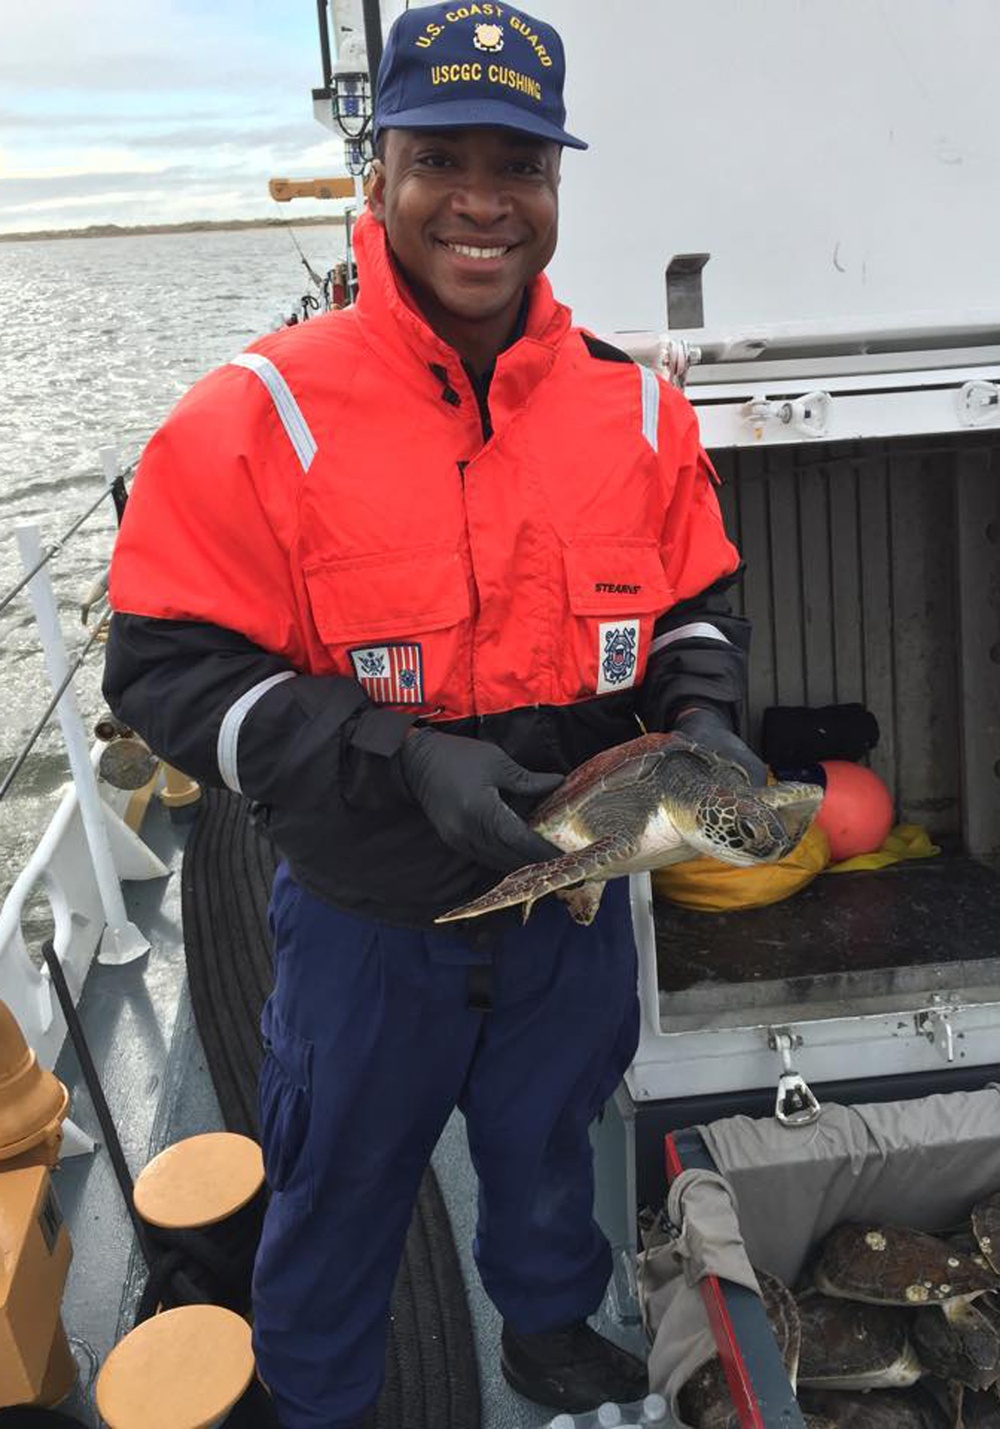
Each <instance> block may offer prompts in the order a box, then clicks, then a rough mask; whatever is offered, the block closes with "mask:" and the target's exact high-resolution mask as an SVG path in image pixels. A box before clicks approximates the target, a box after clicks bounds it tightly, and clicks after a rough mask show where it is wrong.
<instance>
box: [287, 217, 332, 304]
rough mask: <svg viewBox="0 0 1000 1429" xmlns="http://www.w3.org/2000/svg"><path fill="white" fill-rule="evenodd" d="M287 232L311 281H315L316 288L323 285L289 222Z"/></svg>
mask: <svg viewBox="0 0 1000 1429" xmlns="http://www.w3.org/2000/svg"><path fill="white" fill-rule="evenodd" d="M287 233H288V236H289V238H290V239H291V240H292V242H293V243H294V244H295V247H296V249H297V250H298V255H299V257H300V258H301V260H302V266H303V268H304V269H305V270H306V272H307V273H308V274H309V276H310V278H311V279H312V281H313V282H314V283H315V285H316V287H317V288H322V287H323V279H322V278H321V277H320V275H319V274H318V273H317V272H316V269H315V268H314V267H313V266H312V264H311V263H310V262H309V259H308V258H307V257H306V255H305V254H304V253H303V252H302V246H301V244H300V243H299V240H298V239H297V238H296V236H295V230H294V228H292V226H291V224H289V225H288V229H287Z"/></svg>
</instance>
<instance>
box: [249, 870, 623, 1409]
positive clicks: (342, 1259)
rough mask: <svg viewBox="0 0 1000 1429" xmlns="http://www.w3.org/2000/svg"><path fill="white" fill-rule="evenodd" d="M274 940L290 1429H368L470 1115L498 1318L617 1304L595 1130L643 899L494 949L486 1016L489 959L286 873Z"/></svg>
mask: <svg viewBox="0 0 1000 1429" xmlns="http://www.w3.org/2000/svg"><path fill="white" fill-rule="evenodd" d="M271 926H272V932H273V936H274V948H275V985H274V991H273V993H272V995H271V997H270V999H269V1001H268V1003H267V1005H266V1006H265V1008H264V1014H263V1019H262V1028H263V1032H264V1039H265V1045H266V1047H267V1055H266V1058H265V1061H264V1066H263V1068H262V1072H261V1082H260V1111H261V1140H262V1143H263V1148H264V1163H265V1167H266V1171H267V1180H268V1185H269V1187H270V1189H271V1193H272V1194H271V1200H270V1205H269V1207H268V1211H267V1216H266V1219H265V1223H264V1231H263V1235H262V1237H261V1243H260V1249H259V1252H258V1255H257V1263H256V1267H255V1271H254V1347H255V1351H256V1354H257V1363H258V1368H259V1370H260V1374H261V1377H262V1378H263V1380H264V1382H265V1383H266V1384H267V1385H268V1387H269V1388H270V1390H271V1393H272V1396H273V1398H274V1401H275V1403H276V1406H277V1409H278V1414H279V1417H280V1419H281V1423H282V1426H283V1429H351V1427H352V1426H354V1425H355V1424H356V1423H357V1421H358V1420H359V1418H360V1417H361V1416H362V1414H363V1413H364V1411H365V1410H366V1409H367V1408H368V1406H369V1405H371V1404H372V1403H373V1402H374V1400H375V1399H376V1397H377V1395H378V1391H379V1389H380V1387H381V1384H382V1378H383V1373H384V1365H385V1338H386V1327H387V1321H388V1309H389V1301H390V1296H391V1292H392V1286H393V1281H394V1279H395V1275H396V1270H397V1267H398V1263H399V1260H400V1256H401V1254H402V1248H403V1242H404V1239H405V1236H406V1230H407V1227H408V1225H409V1221H410V1216H411V1213H412V1209H413V1205H414V1201H415V1199H416V1195H417V1190H418V1188H419V1184H420V1180H421V1176H422V1174H423V1171H424V1169H425V1167H426V1166H427V1163H428V1160H429V1158H430V1155H431V1151H432V1150H433V1148H434V1145H435V1143H436V1142H437V1140H438V1137H439V1136H440V1134H441V1130H442V1128H443V1127H444V1124H445V1122H446V1121H447V1119H448V1117H449V1115H450V1114H451V1112H452V1109H453V1108H454V1107H455V1106H456V1105H457V1106H458V1107H460V1108H461V1110H462V1112H463V1113H464V1115H465V1119H466V1127H467V1133H468V1139H469V1147H470V1152H471V1155H472V1160H473V1162H474V1165H475V1168H476V1172H477V1174H478V1177H479V1185H480V1194H479V1215H478V1227H477V1234H476V1240H475V1246H474V1250H475V1256H476V1263H477V1266H478V1269H479V1274H480V1276H481V1278H482V1281H483V1285H484V1286H485V1289H486V1291H487V1293H488V1295H489V1296H490V1298H491V1300H492V1301H493V1302H494V1304H495V1305H496V1306H497V1308H498V1310H499V1311H500V1313H501V1315H502V1316H503V1317H504V1319H505V1320H507V1321H508V1322H509V1323H510V1324H511V1325H512V1326H513V1327H514V1328H515V1329H517V1330H520V1331H521V1332H523V1333H529V1334H530V1333H532V1332H533V1331H538V1330H544V1329H550V1328H553V1327H555V1326H558V1325H565V1324H568V1323H571V1322H574V1321H577V1320H581V1319H584V1318H585V1317H586V1316H587V1315H589V1314H591V1313H593V1311H594V1310H596V1308H597V1307H598V1305H599V1304H600V1303H601V1299H602V1297H603V1294H604V1290H605V1287H606V1285H607V1281H608V1277H609V1275H610V1271H611V1256H610V1251H609V1248H608V1245H607V1242H606V1241H605V1239H604V1237H603V1235H602V1234H601V1232H600V1231H599V1229H598V1227H597V1225H596V1223H595V1222H594V1219H593V1167H592V1156H591V1147H590V1141H589V1137H588V1131H587V1128H588V1125H589V1123H590V1122H591V1121H592V1120H593V1118H594V1116H595V1115H596V1114H597V1112H598V1111H599V1109H600V1108H601V1106H602V1105H603V1103H604V1102H605V1101H606V1100H607V1098H608V1097H609V1096H610V1094H611V1093H612V1091H613V1090H614V1088H615V1086H616V1085H617V1083H618V1081H619V1080H620V1078H621V1076H622V1073H623V1072H624V1070H625V1068H626V1067H627V1066H628V1064H629V1062H630V1060H631V1058H632V1054H633V1052H634V1051H635V1046H636V1040H637V1037H638V1027H639V1013H638V1003H637V999H636V964H635V945H634V943H633V939H632V931H631V921H630V917H629V911H628V883H627V880H624V879H623V880H619V881H618V882H616V883H613V884H609V885H608V887H607V889H606V891H605V894H604V898H603V900H602V904H601V908H600V910H599V913H598V916H597V918H596V919H595V921H594V923H593V925H592V926H591V927H589V928H581V927H578V926H577V925H576V924H575V923H573V921H572V920H571V919H570V917H569V915H568V913H567V912H566V909H565V907H564V906H563V904H562V903H560V902H559V901H558V900H556V899H555V898H546V899H543V900H542V902H541V903H539V904H538V905H537V906H536V907H535V908H534V909H533V911H532V913H531V917H530V918H529V920H528V922H527V924H526V925H525V926H524V927H523V928H521V927H514V928H512V929H511V930H510V932H509V933H507V934H506V936H505V937H504V938H502V939H501V940H500V941H499V942H498V944H497V946H496V950H495V953H494V957H493V981H494V990H493V1003H494V1005H493V1010H492V1011H489V1012H481V1011H476V1010H475V1009H474V1008H472V1007H470V1006H469V998H468V982H469V963H470V962H474V961H477V960H478V958H477V955H476V954H475V953H473V952H471V951H470V950H469V949H468V948H467V947H466V946H465V945H464V944H463V943H462V942H461V941H460V939H459V938H458V937H456V935H455V934H454V933H451V932H448V931H446V930H445V929H442V931H441V932H440V933H420V932H411V931H407V930H405V929H398V928H390V927H387V926H385V925H384V924H380V923H375V922H370V921H368V920H366V919H362V918H356V917H352V916H351V915H350V914H347V913H341V912H339V911H337V910H336V909H334V908H332V907H330V906H329V905H328V904H326V903H324V902H322V901H321V900H320V899H318V898H314V897H313V896H312V895H311V894H309V893H307V892H305V891H304V890H303V889H302V888H300V887H299V886H298V885H297V884H296V883H295V882H294V881H293V880H292V879H291V877H290V876H289V874H288V872H287V870H286V869H285V867H284V866H282V868H280V869H279V871H278V875H277V877H276V879H275V884H274V890H273V894H272V899H271Z"/></svg>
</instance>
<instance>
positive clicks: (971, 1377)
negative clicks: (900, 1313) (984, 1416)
mask: <svg viewBox="0 0 1000 1429" xmlns="http://www.w3.org/2000/svg"><path fill="white" fill-rule="evenodd" d="M990 1299H991V1297H990V1296H989V1295H982V1296H980V1297H978V1298H977V1299H976V1300H952V1301H949V1303H948V1304H946V1305H940V1306H938V1305H928V1306H926V1307H925V1308H924V1309H922V1310H918V1311H917V1313H916V1315H914V1317H913V1339H914V1342H915V1344H916V1347H917V1353H918V1354H919V1355H920V1359H921V1362H922V1363H923V1365H924V1366H925V1368H926V1369H928V1370H929V1371H930V1373H931V1374H936V1375H940V1376H941V1378H942V1379H948V1380H954V1381H956V1382H957V1383H958V1384H963V1385H966V1386H967V1387H968V1388H969V1389H989V1388H990V1387H991V1386H992V1385H993V1384H995V1383H996V1381H997V1379H998V1378H1000V1317H998V1316H997V1313H996V1311H995V1310H992V1309H991V1306H990V1305H989V1301H990ZM997 1411H998V1413H997V1419H998V1422H1000V1403H998V1405H997Z"/></svg>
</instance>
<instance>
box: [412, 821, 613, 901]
mask: <svg viewBox="0 0 1000 1429" xmlns="http://www.w3.org/2000/svg"><path fill="white" fill-rule="evenodd" d="M637 846H638V841H637V839H636V837H635V835H633V834H631V833H624V832H622V831H618V832H616V833H613V834H605V836H604V837H603V838H600V839H595V841H594V842H593V843H592V844H587V845H586V846H585V847H584V848H581V849H576V850H574V852H572V853H564V854H560V855H559V857H558V858H550V859H549V860H548V861H547V862H546V863H529V864H527V865H526V866H525V867H524V868H518V869H516V870H515V871H514V872H513V873H508V875H507V877H506V878H504V879H501V881H500V882H499V883H498V884H497V886H496V887H495V888H491V889H490V891H489V893H484V894H483V895H482V897H480V898H475V899H473V901H472V902H471V903H464V904H463V905H462V907H461V908H452V909H451V911H450V912H448V913H442V914H441V915H440V917H438V918H435V919H434V921H435V923H454V922H457V921H458V920H459V919H460V918H478V917H479V916H480V915H481V914H483V913H495V912H496V911H497V909H499V908H510V907H512V906H513V905H514V904H515V903H527V904H529V905H530V904H532V903H534V902H535V901H536V900H537V899H539V898H542V897H544V895H545V894H546V893H555V892H556V891H557V890H558V889H560V888H568V887H569V886H570V884H571V883H585V882H586V881H587V880H588V879H596V880H598V881H603V880H604V878H606V877H607V873H608V869H609V868H610V867H611V866H612V865H613V864H616V863H619V862H622V861H623V860H625V859H627V858H630V857H631V856H632V855H633V854H634V853H635V852H636V849H637Z"/></svg>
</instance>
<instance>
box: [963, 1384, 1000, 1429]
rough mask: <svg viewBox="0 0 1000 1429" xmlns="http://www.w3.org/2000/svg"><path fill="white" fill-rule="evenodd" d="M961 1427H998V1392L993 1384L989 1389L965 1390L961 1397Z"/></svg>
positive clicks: (999, 1416) (989, 1428)
mask: <svg viewBox="0 0 1000 1429" xmlns="http://www.w3.org/2000/svg"><path fill="white" fill-rule="evenodd" d="M962 1425H963V1429H998V1426H1000V1394H998V1393H997V1389H996V1387H995V1386H994V1388H993V1389H991V1390H989V1391H986V1392H984V1391H982V1390H968V1389H967V1390H966V1391H965V1394H964V1395H963V1397H962Z"/></svg>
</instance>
